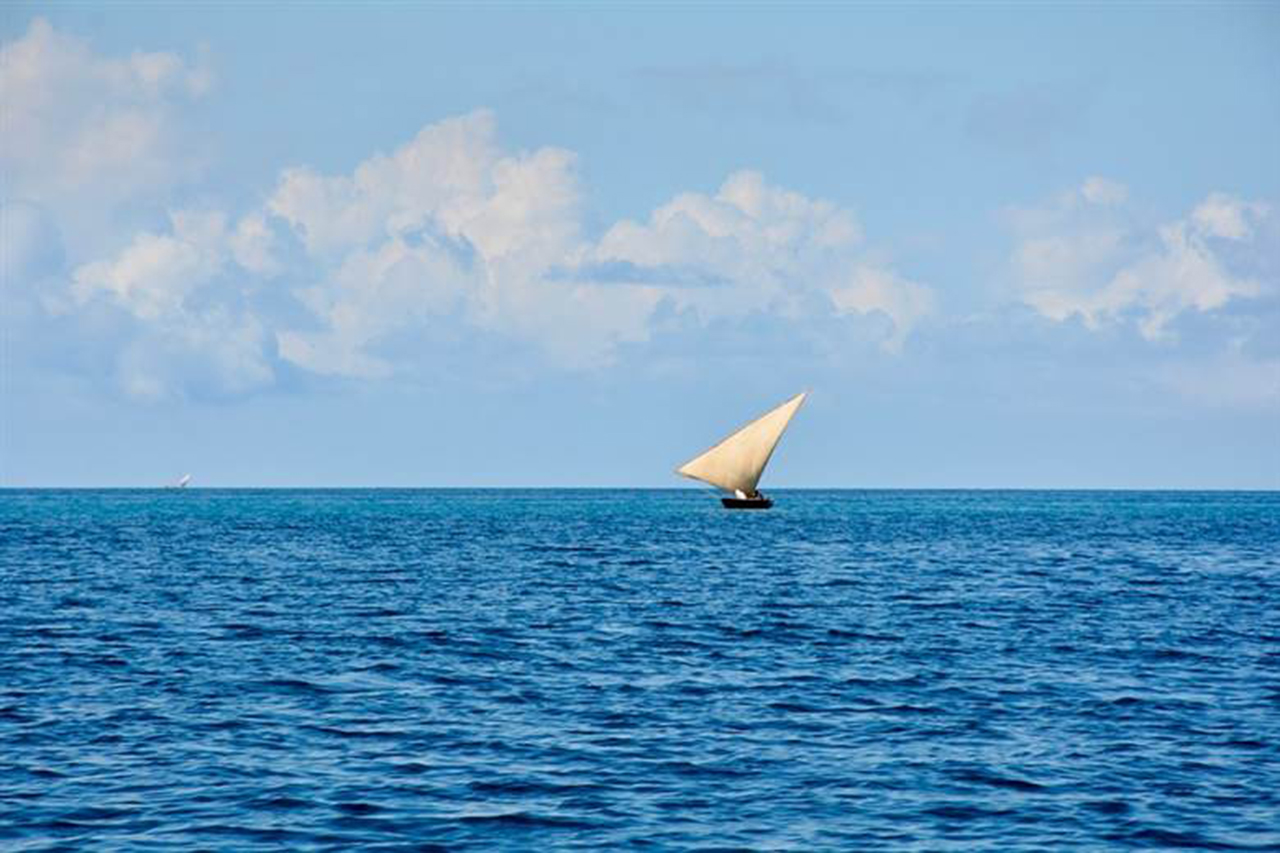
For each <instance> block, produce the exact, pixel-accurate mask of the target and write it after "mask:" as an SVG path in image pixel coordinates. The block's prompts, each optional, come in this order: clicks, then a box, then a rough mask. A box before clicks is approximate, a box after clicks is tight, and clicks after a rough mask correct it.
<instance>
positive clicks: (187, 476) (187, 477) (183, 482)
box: [178, 474, 191, 489]
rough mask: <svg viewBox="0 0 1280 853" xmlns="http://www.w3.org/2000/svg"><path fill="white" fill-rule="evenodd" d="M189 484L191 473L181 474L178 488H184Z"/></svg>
mask: <svg viewBox="0 0 1280 853" xmlns="http://www.w3.org/2000/svg"><path fill="white" fill-rule="evenodd" d="M190 484H191V475H190V474H183V475H182V479H180V480H178V488H179V489H185V488H186V487H187V486H189V485H190Z"/></svg>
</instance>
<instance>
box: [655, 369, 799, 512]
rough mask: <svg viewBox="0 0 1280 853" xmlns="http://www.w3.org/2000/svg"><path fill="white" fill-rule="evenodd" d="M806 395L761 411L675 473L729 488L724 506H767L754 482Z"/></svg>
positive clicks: (758, 478)
mask: <svg viewBox="0 0 1280 853" xmlns="http://www.w3.org/2000/svg"><path fill="white" fill-rule="evenodd" d="M807 396H808V392H802V393H800V394H797V395H795V396H794V397H792V398H791V399H790V400H788V401H787V402H785V403H783V404H782V405H781V406H778V407H777V408H776V409H772V410H770V411H768V412H766V413H764V414H763V415H761V416H760V417H758V418H756V419H755V420H754V421H752V422H751V423H749V424H747V425H746V426H744V427H743V428H742V429H740V430H738V431H737V432H735V433H733V434H732V435H730V436H729V437H728V438H726V439H725V440H724V441H722V442H720V443H719V444H717V445H716V446H715V447H713V448H711V449H710V450H708V451H707V452H706V453H702V454H700V455H698V456H695V457H693V458H692V459H690V460H689V461H688V462H686V463H684V464H683V465H681V466H680V467H679V468H677V469H676V473H677V474H681V475H683V476H685V477H690V478H692V479H694V480H701V481H703V482H704V483H710V484H711V485H713V486H716V487H717V488H720V489H724V490H725V491H726V492H732V497H722V498H721V499H720V503H722V504H724V506H725V508H726V509H768V508H769V507H771V506H773V501H771V500H769V498H766V497H765V496H764V495H762V494H761V493H760V492H759V491H757V490H756V484H757V483H759V482H760V474H761V473H762V472H763V471H764V466H766V465H768V464H769V457H770V456H772V455H773V449H774V448H775V447H777V445H778V439H780V438H782V433H783V431H784V430H785V429H786V428H787V424H789V423H791V418H792V417H794V416H795V413H796V411H797V410H798V409H799V408H800V404H801V403H803V402H804V398H805V397H807Z"/></svg>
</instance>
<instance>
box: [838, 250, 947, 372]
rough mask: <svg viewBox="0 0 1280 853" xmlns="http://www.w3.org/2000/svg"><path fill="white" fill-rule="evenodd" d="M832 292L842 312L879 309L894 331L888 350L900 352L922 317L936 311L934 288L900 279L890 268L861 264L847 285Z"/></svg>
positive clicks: (888, 340) (888, 343) (864, 312)
mask: <svg viewBox="0 0 1280 853" xmlns="http://www.w3.org/2000/svg"><path fill="white" fill-rule="evenodd" d="M831 295H832V299H834V301H835V304H836V307H837V308H839V309H840V311H841V312H845V313H849V312H855V313H859V314H874V313H876V312H879V313H881V314H884V315H885V316H886V317H888V318H889V320H890V321H891V322H892V324H893V330H892V332H891V333H890V334H889V335H888V336H887V337H886V338H885V339H884V343H883V346H884V348H885V349H886V350H888V351H889V352H900V351H901V350H902V344H903V341H905V340H906V336H907V332H908V331H909V330H910V329H911V327H912V326H914V325H915V324H916V323H917V322H918V321H919V320H920V319H921V318H923V317H926V316H928V315H929V314H931V313H933V311H934V306H935V300H934V298H933V291H932V290H930V289H929V288H927V287H925V286H923V285H920V284H916V283H915V282H911V281H907V280H905V279H903V278H900V277H899V276H897V275H896V274H894V273H893V272H892V271H891V270H886V269H877V268H875V267H858V268H857V269H855V270H854V271H853V274H852V275H851V276H850V277H849V283H848V285H847V286H845V287H840V288H837V289H836V290H834V291H832V294H831Z"/></svg>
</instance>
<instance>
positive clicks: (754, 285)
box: [591, 172, 933, 351]
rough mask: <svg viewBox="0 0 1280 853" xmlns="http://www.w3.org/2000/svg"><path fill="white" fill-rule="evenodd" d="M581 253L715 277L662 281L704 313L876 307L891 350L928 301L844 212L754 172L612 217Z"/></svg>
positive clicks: (866, 310)
mask: <svg viewBox="0 0 1280 853" xmlns="http://www.w3.org/2000/svg"><path fill="white" fill-rule="evenodd" d="M591 260H592V261H593V262H595V263H604V264H610V263H612V264H617V263H625V264H628V265H631V266H633V267H635V268H640V269H645V268H647V269H651V270H656V271H664V270H665V271H667V272H668V274H669V275H672V276H673V277H679V276H680V275H683V274H685V273H687V271H688V270H690V269H693V270H697V271H699V273H700V275H699V276H698V277H700V278H701V279H702V280H705V281H719V282H723V283H724V285H723V286H720V287H705V288H688V287H680V286H678V282H672V285H673V286H671V287H670V288H669V291H668V292H667V293H666V296H667V298H669V299H671V300H672V302H673V303H674V304H675V306H677V307H679V308H688V309H692V310H693V311H694V312H696V314H697V316H698V317H699V318H700V319H701V320H702V321H704V322H712V321H715V320H718V319H722V318H725V317H745V316H747V315H749V314H751V313H754V312H766V313H769V314H775V315H780V316H783V317H788V318H792V319H798V318H801V317H803V316H806V315H809V314H812V313H813V312H814V311H815V310H818V309H816V308H815V302H818V303H821V304H823V305H825V306H826V307H828V308H834V309H835V310H836V311H837V312H839V313H857V314H872V313H881V314H883V315H885V316H886V317H888V318H889V320H890V328H889V329H888V331H887V333H886V335H885V337H884V339H883V341H882V343H883V346H884V347H885V349H887V350H889V351H897V350H899V349H901V346H902V342H903V340H904V339H905V338H906V336H907V334H908V333H909V332H910V329H911V327H912V326H913V325H914V324H915V323H916V322H917V321H919V320H920V319H921V318H922V317H924V316H925V315H927V314H929V313H930V312H931V311H932V310H933V298H932V293H931V291H929V289H928V288H925V287H924V286H922V285H918V284H914V283H911V282H908V281H906V280H905V279H903V278H901V277H900V276H898V275H897V274H895V273H894V272H893V271H891V270H889V269H887V268H884V267H883V266H881V265H877V264H875V263H873V262H872V261H871V259H870V258H869V257H867V256H866V253H865V252H864V251H863V247H862V232H861V228H860V227H859V225H858V222H857V220H856V219H855V218H854V216H853V214H852V213H850V212H849V211H847V210H844V209H842V208H839V207H837V206H835V205H834V204H831V203H830V202H826V201H821V200H815V199H810V198H807V197H805V196H803V195H801V194H799V193H796V192H792V191H789V190H785V189H782V188H780V187H774V186H770V185H769V184H768V183H767V182H766V181H765V180H764V178H763V176H761V175H760V174H758V173H756V172H738V173H736V174H734V175H731V176H730V177H729V179H728V180H726V181H725V183H724V185H723V186H721V188H720V190H719V192H717V193H716V194H715V195H714V196H707V195H702V194H699V193H685V194H683V195H680V196H677V197H676V198H675V199H673V200H672V201H670V202H669V203H667V204H665V205H663V206H662V207H660V208H658V209H657V210H655V211H654V212H653V214H652V216H651V217H650V218H649V221H648V222H647V223H644V224H639V223H635V222H630V221H624V222H620V223H618V224H617V225H615V226H614V227H613V228H611V229H610V230H609V231H608V232H607V233H606V234H605V235H604V237H603V238H601V240H600V242H599V244H598V245H597V246H595V247H594V248H593V249H592V250H591ZM686 277H687V276H686ZM655 281H657V282H661V277H660V276H659V277H658V278H656V279H655Z"/></svg>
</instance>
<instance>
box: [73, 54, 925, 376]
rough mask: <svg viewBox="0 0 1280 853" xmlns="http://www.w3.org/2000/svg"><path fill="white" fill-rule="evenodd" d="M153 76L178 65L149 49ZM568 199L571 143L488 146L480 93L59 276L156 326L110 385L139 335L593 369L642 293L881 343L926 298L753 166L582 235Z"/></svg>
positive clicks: (169, 347) (642, 310)
mask: <svg viewBox="0 0 1280 853" xmlns="http://www.w3.org/2000/svg"><path fill="white" fill-rule="evenodd" d="M150 73H151V76H152V77H154V78H155V79H156V80H162V79H164V78H165V77H166V76H167V75H171V74H173V73H174V72H173V71H172V70H167V69H166V66H165V65H164V64H163V63H157V64H156V67H155V68H154V69H152V70H151V72H150ZM582 195H583V193H582V188H581V186H580V183H579V180H578V177H577V173H576V170H575V157H574V155H573V154H572V153H571V152H568V151H565V150H563V149H558V148H542V149H538V150H536V151H531V152H515V153H512V152H508V151H504V150H503V149H502V148H501V146H500V145H499V144H498V141H497V138H496V127H495V122H494V119H493V116H492V115H491V114H490V113H488V112H484V111H481V112H477V113H473V114H470V115H466V116H462V117H458V118H452V119H448V120H445V121H441V122H438V123H435V124H431V125H428V126H426V127H424V128H423V129H422V130H421V131H420V132H419V133H418V134H417V135H416V136H415V137H414V138H413V139H412V140H410V141H409V142H408V143H406V144H405V145H403V146H401V147H399V148H397V149H395V150H394V151H392V152H391V153H390V154H376V155H374V156H372V157H370V158H369V159H367V160H365V161H364V162H362V163H360V164H358V165H357V166H356V167H355V168H354V169H353V170H352V171H351V172H350V173H347V174H338V175H324V174H320V173H318V172H316V171H315V170H312V169H310V168H306V167H301V168H293V169H288V170H286V171H284V172H283V173H282V175H281V177H280V180H279V182H278V184H277V186H276V187H275V189H274V191H273V192H271V193H270V194H269V195H268V196H267V199H266V201H265V202H264V204H263V205H262V207H261V208H260V209H257V210H251V211H248V212H247V213H245V214H244V215H242V216H240V217H239V218H238V219H233V217H231V216H230V215H228V214H226V213H222V212H217V211H214V212H207V211H206V212H192V211H180V212H176V213H174V214H173V215H172V217H171V223H170V227H169V228H168V229H166V230H163V231H150V230H149V231H143V232H140V233H138V234H136V235H135V236H134V237H133V238H132V239H131V240H130V241H129V242H128V244H127V245H125V246H124V247H123V248H121V249H119V250H118V251H116V252H115V253H113V254H111V255H110V256H108V257H106V258H103V259H99V260H96V261H92V262H89V263H83V264H80V265H79V266H77V267H75V268H74V272H73V275H72V284H71V291H70V292H71V296H72V299H73V301H74V303H75V304H76V305H79V306H86V305H88V304H89V303H91V302H93V303H102V302H105V303H107V304H110V305H113V306H115V307H117V308H119V309H121V310H123V311H126V312H128V314H129V315H131V316H132V317H133V318H135V319H136V321H138V323H139V324H140V326H141V327H143V328H146V329H150V330H151V331H149V332H145V333H143V334H142V336H143V337H144V338H146V337H147V336H148V335H150V336H151V338H154V340H153V341H152V344H148V345H139V347H137V348H135V349H136V352H133V351H131V353H132V354H126V356H127V357H126V358H125V359H124V360H123V362H122V363H124V364H127V365H129V369H128V371H126V372H127V374H128V377H129V379H128V381H127V383H126V384H127V385H128V387H129V388H130V389H132V391H133V392H134V393H140V394H147V395H154V394H158V393H164V392H163V390H162V389H164V388H165V387H167V383H170V382H173V381H174V376H173V374H172V372H171V371H156V370H143V369H142V366H143V365H145V360H144V359H142V358H141V357H140V356H139V355H138V354H137V353H157V352H159V353H163V358H164V359H165V360H167V361H169V362H172V363H178V364H181V363H185V361H184V360H183V358H181V357H178V356H177V355H176V354H177V353H180V352H185V353H188V355H190V354H191V353H197V352H203V353H204V354H205V355H206V356H207V358H208V359H209V360H210V362H211V364H215V365H216V366H217V369H216V370H214V371H213V372H212V374H210V376H212V377H213V378H212V379H210V378H208V377H206V381H215V382H216V384H217V386H218V387H220V388H233V387H240V385H239V384H238V383H243V384H244V385H245V386H246V387H254V386H256V385H257V384H261V383H263V382H266V381H269V377H270V374H271V368H270V363H269V362H270V358H269V357H268V353H270V352H271V351H272V350H274V353H275V354H276V355H278V357H279V358H282V359H284V360H286V361H288V362H291V363H293V364H294V365H297V366H298V367H301V368H303V369H305V370H308V371H311V372H314V373H319V374H325V375H339V376H351V377H360V378H375V377H385V376H388V375H391V374H393V373H395V372H397V371H398V370H400V369H402V368H404V367H405V366H406V362H405V358H408V359H409V360H410V361H411V360H412V351H413V347H412V346H406V345H405V341H406V340H413V339H418V340H419V341H420V342H421V343H422V344H423V345H430V344H431V342H433V341H434V342H437V343H438V342H440V341H446V340H447V341H451V342H457V341H459V340H461V338H460V335H461V334H462V333H463V332H469V333H471V334H476V335H485V336H494V337H496V338H498V339H502V340H507V341H511V342H514V343H517V344H520V345H525V346H530V347H532V348H533V349H534V350H536V351H540V352H541V353H542V354H543V356H544V357H545V358H546V359H548V360H549V361H550V362H552V363H554V364H557V365H559V366H561V367H566V368H570V369H596V368H598V367H601V366H604V365H608V364H609V363H610V362H611V361H612V360H613V359H614V358H615V357H616V354H617V350H618V347H619V346H620V345H622V344H636V343H643V342H645V341H647V340H649V338H650V335H651V332H652V328H651V318H652V316H653V314H654V312H655V310H656V309H657V307H658V306H659V305H660V304H661V305H665V306H666V309H667V310H668V312H673V311H674V312H680V313H682V314H686V315H687V316H689V317H691V318H692V321H693V322H694V323H695V325H698V324H700V325H702V326H703V327H705V328H711V327H723V324H725V323H726V322H727V323H743V322H747V321H748V320H749V319H750V318H752V317H771V318H775V319H779V320H781V321H783V322H804V321H806V320H808V319H812V318H832V317H839V316H842V315H867V316H869V317H878V318H880V319H881V320H882V321H883V322H881V323H879V324H878V325H877V324H876V323H872V324H870V325H863V326H860V328H864V329H866V328H870V329H877V328H878V329H879V330H880V331H879V333H878V334H879V338H878V340H879V342H880V344H881V345H882V346H883V348H884V349H885V350H886V351H888V352H897V351H899V350H900V349H901V348H902V346H903V342H904V340H905V339H906V337H907V335H908V334H909V332H910V329H911V328H912V326H914V325H915V324H916V323H917V322H918V321H919V320H920V319H921V318H922V317H924V316H925V315H927V314H929V313H930V312H931V311H932V310H933V303H934V300H933V296H932V292H931V291H930V290H929V289H928V288H926V287H924V286H923V285H920V284H916V283H913V282H910V281H907V280H906V279H904V278H903V277H901V276H900V275H898V274H897V273H895V272H894V271H893V270H891V269H889V268H888V267H887V266H886V265H885V264H884V263H881V262H877V261H875V259H874V258H873V257H872V255H871V254H870V253H869V252H868V251H867V250H866V248H865V246H864V245H863V239H862V233H861V229H860V227H859V225H858V223H857V221H856V219H855V218H854V216H853V214H852V213H851V212H849V211H848V210H844V209H842V208H840V207H838V206H836V205H834V204H832V203H830V202H827V201H823V200H818V199H811V198H808V197H806V196H804V195H802V194H800V193H797V192H794V191H790V190H787V189H784V188H781V187H777V186H773V185H771V184H769V183H768V182H767V181H765V179H764V178H763V176H761V175H759V174H757V173H754V172H739V173H737V174H734V175H731V176H730V177H729V178H728V179H727V180H726V181H725V182H724V184H723V185H722V186H721V187H720V189H719V190H718V191H717V192H716V193H715V194H714V195H705V194H701V193H683V194H679V195H677V196H676V197H674V198H673V199H671V200H670V201H669V202H667V203H666V204H664V205H661V206H660V207H658V208H657V209H656V210H654V211H653V212H652V214H651V215H650V216H649V217H648V218H647V220H646V221H644V222H633V221H623V222H619V223H617V224H616V225H614V226H613V227H611V228H608V229H606V230H605V232H604V234H603V236H601V237H600V238H599V239H598V240H593V239H591V238H590V237H588V236H586V235H585V234H584V229H583V224H582V213H581V201H580V200H581V197H582ZM608 270H615V271H616V270H624V271H628V272H630V273H633V274H634V276H633V278H634V280H630V279H629V278H628V277H627V276H622V277H619V276H617V275H614V276H612V277H610V276H608V275H600V273H601V272H602V271H608ZM267 279H273V281H272V282H271V285H270V287H268V286H267V285H266V280H267ZM690 282H694V283H696V284H699V285H702V286H690ZM261 294H268V295H270V294H274V295H273V296H271V297H270V298H266V297H263V298H258V297H259V296H260V295H261ZM281 298H286V299H287V300H288V302H289V304H288V305H287V306H284V307H282V306H281V304H280V299H281ZM859 334H862V333H861V332H860V333H859ZM220 341H221V342H220ZM272 343H274V347H273V346H272ZM393 343H394V346H392V344H393ZM427 349H429V346H427Z"/></svg>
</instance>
